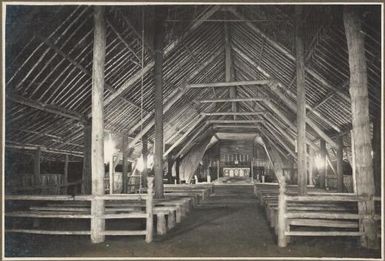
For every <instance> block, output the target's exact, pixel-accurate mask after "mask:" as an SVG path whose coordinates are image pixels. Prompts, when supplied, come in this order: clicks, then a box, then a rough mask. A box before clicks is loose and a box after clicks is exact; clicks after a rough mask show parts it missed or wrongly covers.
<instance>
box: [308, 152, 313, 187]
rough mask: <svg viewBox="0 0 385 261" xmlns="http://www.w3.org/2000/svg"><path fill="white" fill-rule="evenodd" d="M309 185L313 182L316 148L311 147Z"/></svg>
mask: <svg viewBox="0 0 385 261" xmlns="http://www.w3.org/2000/svg"><path fill="white" fill-rule="evenodd" d="M308 162H309V182H308V183H309V185H314V184H313V172H314V150H313V149H312V148H309V161H308Z"/></svg>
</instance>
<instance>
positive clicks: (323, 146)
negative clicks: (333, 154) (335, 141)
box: [319, 139, 328, 189]
mask: <svg viewBox="0 0 385 261" xmlns="http://www.w3.org/2000/svg"><path fill="white" fill-rule="evenodd" d="M320 150H321V161H322V167H321V169H320V173H319V183H320V188H322V189H324V188H325V179H326V176H327V168H328V164H327V161H326V142H325V140H323V139H321V140H320Z"/></svg>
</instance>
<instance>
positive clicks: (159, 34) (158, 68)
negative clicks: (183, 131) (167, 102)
mask: <svg viewBox="0 0 385 261" xmlns="http://www.w3.org/2000/svg"><path fill="white" fill-rule="evenodd" d="M165 11H166V10H165V9H160V10H158V13H157V14H155V19H154V29H155V30H154V34H155V35H154V54H155V55H154V62H155V64H154V94H155V95H154V96H155V101H154V107H155V153H154V173H155V180H154V181H155V198H163V197H164V195H163V41H164V18H165V15H166V14H167V13H166V12H165Z"/></svg>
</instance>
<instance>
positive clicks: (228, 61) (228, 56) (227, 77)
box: [224, 23, 238, 120]
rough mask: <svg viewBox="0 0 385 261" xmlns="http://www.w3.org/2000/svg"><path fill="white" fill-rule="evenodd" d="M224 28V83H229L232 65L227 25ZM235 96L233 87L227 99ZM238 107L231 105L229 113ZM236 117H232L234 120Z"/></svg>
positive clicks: (232, 76) (235, 92) (231, 77)
mask: <svg viewBox="0 0 385 261" xmlns="http://www.w3.org/2000/svg"><path fill="white" fill-rule="evenodd" d="M224 26H225V81H226V82H231V81H233V80H234V74H233V64H232V59H231V36H230V28H229V25H228V23H224ZM236 96H237V88H236V87H235V86H232V87H230V89H229V97H230V98H235V97H236ZM237 110H238V106H237V103H236V102H232V103H231V111H232V112H237ZM236 117H237V116H235V115H234V120H235V119H236Z"/></svg>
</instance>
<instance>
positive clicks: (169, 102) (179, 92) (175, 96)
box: [128, 52, 220, 147]
mask: <svg viewBox="0 0 385 261" xmlns="http://www.w3.org/2000/svg"><path fill="white" fill-rule="evenodd" d="M219 55H220V52H218V53H216V54H215V55H213V56H211V57H210V58H209V59H208V60H207V61H206V62H204V63H203V64H202V65H201V66H200V67H199V68H198V69H197V70H195V71H194V72H193V73H192V74H191V75H190V76H189V77H188V80H191V79H193V78H194V77H195V76H197V75H198V74H199V73H200V72H201V71H203V70H204V69H205V68H206V67H207V66H208V65H209V64H210V63H211V62H213V61H214V60H215V59H216V58H217V57H218V56H219ZM186 91H187V90H186V88H182V87H181V88H176V89H175V90H174V91H173V92H172V93H171V94H170V95H169V98H168V99H166V100H165V104H164V106H163V114H166V112H167V111H168V110H169V109H170V108H171V107H172V106H173V105H174V104H175V103H176V102H177V101H178V100H179V99H180V98H181V97H182V96H183V95H184V94H185V92H186ZM152 115H153V112H151V113H149V114H147V115H146V116H145V117H144V118H143V119H142V120H140V121H139V122H138V123H136V124H135V125H134V126H133V127H132V128H131V129H130V131H129V132H128V134H132V133H133V132H134V131H135V130H136V129H137V128H139V127H140V126H141V125H142V124H143V123H144V122H146V121H147V120H148V119H149V118H150V117H151V116H152ZM154 123H155V122H154V119H152V120H151V121H150V122H149V123H148V124H147V125H146V126H145V128H143V129H142V130H141V131H140V132H139V133H138V134H137V135H136V136H135V138H134V139H133V140H132V141H131V142H130V144H129V147H132V146H134V145H135V144H136V143H137V142H138V141H139V140H140V138H141V137H142V136H143V135H144V134H145V133H147V132H148V131H149V130H150V129H151V128H152V126H154Z"/></svg>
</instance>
